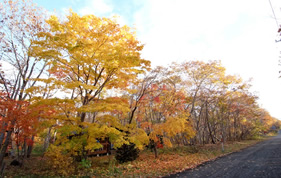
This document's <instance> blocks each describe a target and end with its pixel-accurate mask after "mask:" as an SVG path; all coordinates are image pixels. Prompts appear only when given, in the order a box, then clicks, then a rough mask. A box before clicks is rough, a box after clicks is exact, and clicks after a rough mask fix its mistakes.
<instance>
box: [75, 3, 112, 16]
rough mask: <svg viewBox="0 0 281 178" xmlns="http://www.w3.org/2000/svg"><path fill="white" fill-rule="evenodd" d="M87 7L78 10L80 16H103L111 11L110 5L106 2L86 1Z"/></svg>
mask: <svg viewBox="0 0 281 178" xmlns="http://www.w3.org/2000/svg"><path fill="white" fill-rule="evenodd" d="M86 4H87V6H85V7H83V8H82V9H80V10H79V13H80V14H81V15H87V14H94V15H105V14H109V13H111V12H112V11H113V7H112V5H111V4H112V3H110V1H106V0H86Z"/></svg>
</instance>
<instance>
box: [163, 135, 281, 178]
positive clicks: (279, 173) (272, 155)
mask: <svg viewBox="0 0 281 178" xmlns="http://www.w3.org/2000/svg"><path fill="white" fill-rule="evenodd" d="M167 177H190V178H195V177H202V178H212V177H225V178H232V177H233V178H240V177H241V178H251V177H268V178H275V177H280V178H281V133H280V132H279V134H278V136H276V137H273V138H272V139H270V140H267V141H264V142H261V143H258V144H256V145H254V146H251V147H249V148H246V149H244V150H242V151H240V152H236V153H232V154H230V155H228V156H224V157H221V158H218V159H216V160H214V161H210V162H207V163H205V164H203V165H200V166H198V167H197V168H194V169H191V170H186V171H183V172H181V173H178V174H174V175H171V176H167Z"/></svg>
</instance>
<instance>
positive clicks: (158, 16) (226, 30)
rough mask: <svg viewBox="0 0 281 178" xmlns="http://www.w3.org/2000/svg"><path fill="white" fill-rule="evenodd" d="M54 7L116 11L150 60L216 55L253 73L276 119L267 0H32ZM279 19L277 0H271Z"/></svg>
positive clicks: (280, 88) (279, 104)
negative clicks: (135, 34)
mask: <svg viewBox="0 0 281 178" xmlns="http://www.w3.org/2000/svg"><path fill="white" fill-rule="evenodd" d="M34 2H35V3H37V4H38V5H39V6H43V7H44V8H46V9H48V10H50V11H53V10H54V9H55V10H56V12H57V13H63V12H66V11H67V10H68V9H69V8H72V9H73V11H75V12H77V13H79V14H80V15H85V14H94V15H96V16H105V17H112V16H113V15H118V16H119V23H121V24H122V25H124V24H126V25H128V26H130V27H135V28H136V30H137V36H138V39H139V40H140V41H141V42H142V43H144V44H145V48H144V50H143V53H142V55H143V57H144V58H145V59H148V60H150V61H152V65H153V66H156V65H168V64H170V63H171V62H172V61H176V62H181V61H185V60H203V61H208V60H221V61H222V64H223V66H224V67H226V69H227V73H228V74H238V75H240V76H241V77H242V78H243V79H244V80H248V79H249V78H253V82H252V84H253V87H252V91H255V92H256V93H257V95H258V96H259V98H260V99H259V104H260V105H261V107H263V108H265V109H266V110H268V111H269V112H270V114H271V115H272V116H273V117H276V118H279V119H281V78H280V79H279V78H278V77H279V70H281V66H278V64H279V63H278V61H279V56H280V50H281V48H280V46H281V42H280V43H276V42H275V40H276V39H278V36H277V29H278V28H277V27H278V26H277V24H276V21H275V19H274V18H273V12H272V9H271V6H270V1H269V0H212V1H210V0H56V1H54V0H48V1H46V0H34ZM271 4H272V7H273V9H274V12H275V14H276V17H277V20H279V22H280V24H281V1H280V0H271Z"/></svg>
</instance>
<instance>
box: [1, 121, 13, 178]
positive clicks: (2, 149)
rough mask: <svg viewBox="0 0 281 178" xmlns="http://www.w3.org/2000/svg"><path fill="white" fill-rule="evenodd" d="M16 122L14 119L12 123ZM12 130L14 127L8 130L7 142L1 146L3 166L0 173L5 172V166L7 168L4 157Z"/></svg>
mask: <svg viewBox="0 0 281 178" xmlns="http://www.w3.org/2000/svg"><path fill="white" fill-rule="evenodd" d="M14 123H15V121H13V123H12V124H13V125H14ZM12 132H13V130H12V129H11V130H9V131H8V133H7V136H6V139H5V142H4V144H3V146H2V147H1V152H0V168H1V172H0V175H3V173H4V168H5V162H4V157H5V154H6V151H7V148H8V145H9V142H10V138H11V135H12Z"/></svg>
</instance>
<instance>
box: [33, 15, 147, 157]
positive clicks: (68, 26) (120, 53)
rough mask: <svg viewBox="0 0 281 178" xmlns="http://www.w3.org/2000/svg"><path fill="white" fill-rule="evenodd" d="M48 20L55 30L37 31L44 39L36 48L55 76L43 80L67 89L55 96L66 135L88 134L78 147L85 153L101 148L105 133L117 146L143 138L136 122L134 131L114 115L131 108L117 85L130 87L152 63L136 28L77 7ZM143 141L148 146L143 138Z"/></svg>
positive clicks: (37, 53) (54, 86)
mask: <svg viewBox="0 0 281 178" xmlns="http://www.w3.org/2000/svg"><path fill="white" fill-rule="evenodd" d="M47 23H48V24H49V26H50V30H51V31H50V32H42V33H38V34H37V36H38V38H39V39H40V40H37V41H34V43H33V44H34V45H33V48H32V51H31V53H32V54H33V55H34V56H37V57H39V58H41V59H47V61H48V66H49V67H50V70H49V73H50V74H51V75H50V77H49V78H48V79H41V80H40V81H43V82H45V83H48V84H49V86H50V87H53V88H60V89H61V92H65V93H66V94H65V96H61V97H60V98H57V99H55V100H52V102H54V105H53V106H56V107H57V108H58V109H59V110H60V111H61V113H60V115H59V116H58V118H60V123H61V124H63V126H60V130H61V134H60V136H63V135H70V134H76V135H79V134H80V135H83V136H81V137H80V138H81V139H80V140H79V141H77V144H76V147H79V148H75V149H78V150H80V151H81V150H82V153H83V150H84V149H94V148H97V147H100V146H101V145H100V144H99V143H98V142H97V141H96V139H97V138H102V137H105V136H108V137H109V138H110V140H111V142H113V143H114V146H116V147H118V146H121V145H122V144H123V143H127V144H128V143H129V142H133V143H134V142H136V141H137V142H139V139H135V138H134V137H137V136H138V135H145V133H144V132H142V131H141V130H138V129H137V128H136V127H134V129H135V130H134V131H132V130H131V131H129V130H130V129H132V128H133V126H132V125H131V126H128V125H130V124H128V125H125V126H124V125H122V124H121V123H122V122H121V121H120V119H119V118H118V117H117V116H116V115H114V114H112V113H114V112H115V113H116V112H117V113H119V114H125V113H128V111H129V105H128V101H127V100H124V99H122V98H120V97H118V91H117V90H126V89H127V88H128V84H129V83H130V82H133V81H134V80H135V79H136V77H137V76H138V75H139V74H141V73H143V72H144V71H145V70H146V69H147V68H149V65H150V62H149V61H147V60H144V59H142V58H141V57H140V51H141V50H142V48H143V45H142V44H140V42H139V41H138V40H137V39H136V37H135V34H134V32H133V31H132V30H131V29H130V28H129V27H127V26H120V25H119V24H117V23H116V22H115V21H114V20H112V19H109V18H99V17H96V16H94V15H86V16H79V15H78V14H76V13H74V12H72V11H70V13H69V15H68V16H67V18H66V20H61V19H58V18H57V17H56V16H51V18H50V19H49V20H47ZM34 89H35V90H33V91H36V88H34ZM110 93H111V95H115V97H109V96H110ZM61 138H62V137H61ZM83 140H84V141H83ZM85 140H87V141H86V142H85ZM59 141H61V142H65V143H69V142H68V141H67V140H59ZM72 141H73V140H72ZM144 141H145V138H144ZM78 142H79V144H80V146H77V145H78ZM68 145H70V144H68ZM72 146H73V144H72ZM137 146H139V147H142V142H139V144H137ZM74 147H75V146H73V148H74Z"/></svg>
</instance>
